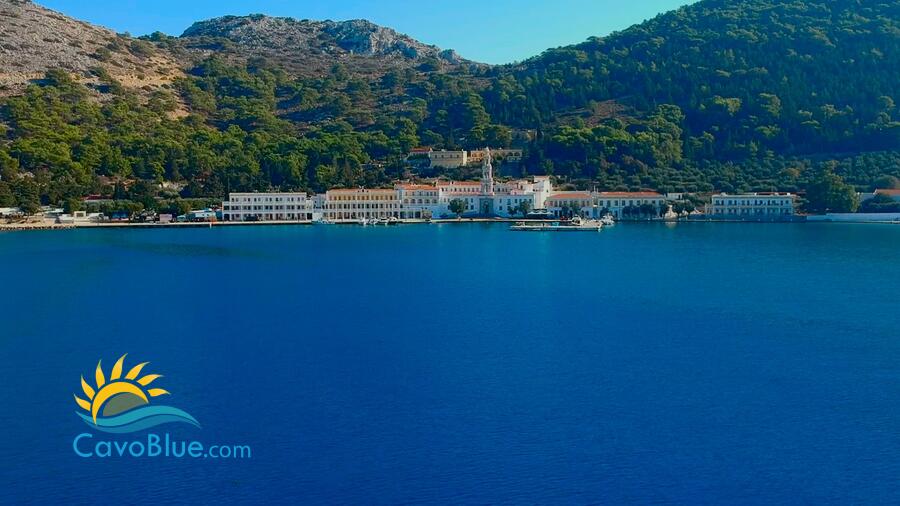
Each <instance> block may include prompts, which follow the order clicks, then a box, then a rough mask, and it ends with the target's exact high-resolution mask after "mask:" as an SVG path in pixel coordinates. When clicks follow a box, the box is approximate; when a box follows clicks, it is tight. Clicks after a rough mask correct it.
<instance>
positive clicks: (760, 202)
mask: <svg viewBox="0 0 900 506" xmlns="http://www.w3.org/2000/svg"><path fill="white" fill-rule="evenodd" d="M792 204H793V200H789V199H788V200H784V199H776V200H753V201H750V200H728V201H725V200H723V199H715V200H713V205H717V206H724V205H729V206H789V205H792Z"/></svg>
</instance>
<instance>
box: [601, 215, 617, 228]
mask: <svg viewBox="0 0 900 506" xmlns="http://www.w3.org/2000/svg"><path fill="white" fill-rule="evenodd" d="M600 223H602V224H603V226H604V227H611V226H613V225H615V224H616V219H615V218H613V216H612V215H611V214H607V215H606V216H604V217H602V218H600Z"/></svg>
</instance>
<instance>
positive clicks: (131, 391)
mask: <svg viewBox="0 0 900 506" xmlns="http://www.w3.org/2000/svg"><path fill="white" fill-rule="evenodd" d="M126 355H127V353H126V354H125V355H122V356H121V357H120V358H119V360H117V361H116V363H115V365H113V368H112V371H110V374H109V381H108V382H107V380H106V377H105V376H104V374H103V368H102V367H100V362H97V370H96V371H95V373H94V378H95V380H96V383H97V387H96V391H95V390H94V388H93V387H91V385H90V384H88V382H87V381H85V380H84V376H82V377H81V389H82V390H83V391H84V394H85V395H86V396H87V398H88V400H84V399H82V398H80V397H78V396H77V395H76V396H75V402H76V403H78V405H79V406H81V408H82V409H84V410H85V411H88V412H90V414H91V418H92V419H93V420H94V424H95V425H96V424H97V415H98V414H99V415H101V416H104V417H107V416H115V415H118V414H120V413H124V412H126V411H130V410H132V409H134V408H137V407H138V406H143V405H145V404H149V403H150V397H159V396H160V395H166V394H168V393H169V392H167V391H166V390H163V389H162V388H145V387H146V386H147V385H149V384H150V383H152V382H153V381H154V380H156V379H158V378H161V377H162V376H161V375H159V374H147V375H145V376H142V377H141V378H138V375H139V374H141V370H143V369H144V366H145V365H147V364H148V363H149V362H144V363H141V364H138V365H136V366H134V367H132V368H131V370H130V371H128V374H126V375H125V377H124V378H122V367H123V366H124V363H125V356H126Z"/></svg>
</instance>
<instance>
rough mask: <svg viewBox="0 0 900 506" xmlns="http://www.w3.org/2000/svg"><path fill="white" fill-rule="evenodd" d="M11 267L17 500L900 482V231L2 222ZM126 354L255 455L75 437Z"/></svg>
mask: <svg viewBox="0 0 900 506" xmlns="http://www.w3.org/2000/svg"><path fill="white" fill-rule="evenodd" d="M0 286H2V302H0V373H2V374H0V434H2V435H0V503H2V504H11V503H12V504H16V503H30V502H34V503H56V504H61V503H95V502H100V503H120V504H132V503H146V502H150V501H153V502H170V501H180V502H188V503H197V502H201V503H202V502H213V501H217V502H218V501H226V502H243V503H255V504H266V503H298V502H299V503H417V502H445V503H481V504H484V503H543V504H547V503H597V502H605V503H618V502H624V501H629V502H640V503H646V502H654V503H669V502H674V503H770V502H781V503H784V502H807V503H819V502H830V503H848V502H870V503H875V502H892V503H896V502H898V501H900V227H898V226H842V225H812V224H810V225H764V224H759V225H753V224H680V225H677V226H674V227H668V226H665V225H662V224H659V225H656V224H654V225H638V224H635V225H619V226H617V227H615V228H612V229H608V230H604V231H603V232H601V233H599V234H588V233H583V234H527V233H522V234H520V233H512V232H509V231H507V230H506V227H505V226H503V225H479V224H464V225H430V226H425V225H422V226H402V227H390V228H387V227H380V228H372V227H369V228H362V227H327V226H322V227H238V228H231V227H220V228H214V229H211V230H209V229H194V230H184V229H165V230H152V231H148V230H79V231H62V232H34V233H2V234H0ZM126 352H127V353H128V354H129V355H128V358H127V361H128V362H127V363H126V366H128V365H133V364H136V363H137V362H143V361H150V365H148V366H147V368H146V372H155V373H161V374H163V375H164V377H163V378H161V379H159V380H157V384H158V386H160V387H163V388H166V389H167V390H169V391H170V392H171V393H172V395H171V396H170V397H168V398H167V399H166V403H167V404H170V405H173V406H177V407H179V408H182V409H184V410H186V411H188V412H190V413H191V414H192V415H194V416H195V417H196V418H197V419H198V420H199V421H200V423H201V424H202V429H196V428H193V427H190V426H187V425H168V426H161V427H157V428H155V429H153V430H152V432H156V433H160V434H162V433H165V432H168V433H170V434H171V437H172V438H173V439H178V440H198V441H201V442H203V443H204V444H206V445H210V444H217V443H221V444H245V445H249V446H250V447H251V448H252V458H250V459H244V460H213V459H202V458H201V459H173V458H168V459H165V458H151V459H148V458H130V457H129V458H120V457H113V458H107V459H99V458H87V459H85V458H79V457H78V456H76V455H75V453H74V452H73V449H72V440H73V439H74V437H75V436H76V435H78V434H79V433H82V432H92V431H91V430H90V429H89V428H88V427H87V426H86V425H85V424H84V423H83V422H82V421H81V420H80V419H79V418H78V417H77V416H76V414H75V412H76V411H77V410H78V409H79V408H78V407H77V406H76V404H75V402H74V400H73V398H72V396H73V394H76V393H79V392H80V380H79V377H80V376H81V375H82V374H83V375H85V377H86V378H90V379H91V380H93V368H94V366H95V365H96V363H97V361H98V360H99V359H102V360H103V364H104V366H105V368H106V370H107V374H108V371H109V368H110V367H111V366H112V364H113V362H114V361H115V360H116V359H117V358H118V357H119V356H120V355H122V354H123V353H126ZM94 434H95V437H96V438H98V439H99V438H105V439H107V440H113V441H121V440H124V441H131V440H140V439H141V438H145V437H146V434H143V433H139V434H133V435H128V436H108V435H107V436H103V435H101V434H98V433H94Z"/></svg>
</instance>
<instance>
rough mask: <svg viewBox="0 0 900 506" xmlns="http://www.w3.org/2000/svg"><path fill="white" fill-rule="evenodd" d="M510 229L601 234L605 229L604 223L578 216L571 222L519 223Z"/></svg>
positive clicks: (517, 230) (516, 230)
mask: <svg viewBox="0 0 900 506" xmlns="http://www.w3.org/2000/svg"><path fill="white" fill-rule="evenodd" d="M509 229H510V230H512V231H514V232H599V231H600V230H602V229H603V223H601V222H599V221H594V220H582V219H581V218H579V217H577V216H576V217H575V218H573V219H572V220H571V221H552V222H545V223H525V222H518V223H516V224H515V225H513V226H511V227H509Z"/></svg>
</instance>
